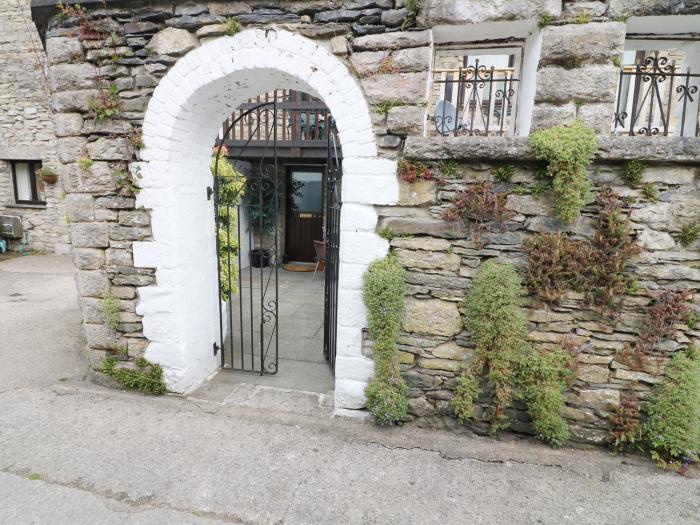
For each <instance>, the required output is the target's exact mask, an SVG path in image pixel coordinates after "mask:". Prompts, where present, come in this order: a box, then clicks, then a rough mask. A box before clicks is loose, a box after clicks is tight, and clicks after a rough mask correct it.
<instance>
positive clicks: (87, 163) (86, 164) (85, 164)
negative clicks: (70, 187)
mask: <svg viewBox="0 0 700 525" xmlns="http://www.w3.org/2000/svg"><path fill="white" fill-rule="evenodd" d="M93 164H94V161H93V160H92V159H91V158H88V157H80V158H79V159H78V167H79V168H80V169H81V170H83V171H87V170H89V169H90V167H92V165H93Z"/></svg>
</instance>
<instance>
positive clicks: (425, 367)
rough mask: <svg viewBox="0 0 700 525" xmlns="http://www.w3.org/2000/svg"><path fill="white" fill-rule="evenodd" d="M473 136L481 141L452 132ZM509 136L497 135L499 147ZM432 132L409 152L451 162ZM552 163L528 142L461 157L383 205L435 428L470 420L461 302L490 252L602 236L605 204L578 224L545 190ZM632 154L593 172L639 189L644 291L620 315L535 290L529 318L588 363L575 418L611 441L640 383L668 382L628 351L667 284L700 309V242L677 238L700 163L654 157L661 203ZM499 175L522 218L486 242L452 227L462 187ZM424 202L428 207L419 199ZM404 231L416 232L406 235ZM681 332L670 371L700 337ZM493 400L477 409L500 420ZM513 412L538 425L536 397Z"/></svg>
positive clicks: (579, 370)
mask: <svg viewBox="0 0 700 525" xmlns="http://www.w3.org/2000/svg"><path fill="white" fill-rule="evenodd" d="M447 140H448V141H453V142H457V143H460V144H459V145H460V146H462V147H468V146H469V145H470V140H469V139H447ZM499 142H500V143H501V146H502V145H503V144H502V142H503V141H502V140H499V139H495V144H494V147H498V146H499ZM432 144H434V142H429V141H428V139H423V138H416V139H410V140H409V142H408V144H407V146H406V151H405V153H406V155H407V156H409V157H417V158H418V159H420V160H424V159H425V158H426V157H429V158H431V159H432V162H436V161H437V160H438V159H439V158H441V157H442V158H444V160H449V159H451V158H452V157H451V156H450V155H449V154H448V155H443V154H442V153H441V152H440V151H439V150H438V149H437V148H434V150H433V152H432V153H431V152H430V151H429V150H430V149H431V146H432ZM627 147H628V148H629V150H630V151H629V152H628V155H634V152H635V151H636V144H635V143H634V141H633V140H630V141H628V142H627ZM504 165H512V166H513V167H514V168H515V173H514V175H513V178H512V181H511V182H510V183H501V182H498V181H496V180H495V179H494V174H493V169H494V168H496V167H499V166H504ZM540 167H541V164H538V163H537V161H536V160H535V159H534V158H533V155H532V152H531V151H530V150H529V148H528V147H527V146H526V145H525V144H524V143H521V144H520V146H519V147H517V148H514V150H513V151H512V152H511V156H510V160H508V161H507V162H493V161H478V162H473V161H472V162H464V161H461V162H460V164H459V168H458V169H457V173H456V174H455V177H454V178H453V179H449V181H448V184H446V185H436V184H435V183H432V182H421V183H419V184H413V185H409V184H406V183H402V186H403V188H404V190H403V191H402V199H401V205H400V206H397V207H386V208H383V209H382V210H381V211H380V216H381V219H380V225H381V226H382V227H386V228H390V229H391V230H392V231H393V232H394V234H396V235H399V237H396V238H395V239H394V240H393V241H392V246H393V247H394V250H395V252H396V254H397V256H398V258H399V261H400V262H401V264H402V265H403V266H405V267H406V269H407V271H408V276H407V281H408V283H409V295H410V297H409V298H408V300H407V315H406V319H405V320H404V325H403V331H402V334H401V338H400V349H401V363H402V368H403V370H404V377H405V379H406V381H407V382H408V384H409V386H410V392H411V400H410V409H409V412H410V414H411V419H413V418H417V421H416V424H418V425H421V426H430V427H441V428H444V427H447V428H455V427H458V426H459V425H458V423H457V422H456V420H455V419H454V418H453V417H451V416H452V409H451V405H450V399H451V397H452V388H453V387H454V382H455V377H456V376H457V375H458V374H459V371H460V368H461V366H462V363H463V362H464V360H465V359H466V360H469V359H470V357H471V356H472V355H473V347H472V345H471V342H470V340H469V334H468V333H467V332H466V331H465V330H464V327H463V325H462V322H461V320H460V307H461V303H462V301H463V299H464V297H465V293H466V292H467V290H468V289H469V286H470V282H471V279H472V277H473V276H474V275H475V273H476V272H477V271H478V268H479V266H480V264H481V263H482V262H483V261H485V260H489V259H496V260H497V261H498V262H501V263H507V264H513V265H515V266H516V268H518V269H520V270H524V269H525V267H526V265H527V259H526V257H525V255H524V254H523V253H522V252H521V245H522V243H523V241H524V240H525V239H527V238H529V237H531V236H532V235H534V234H536V233H538V232H541V231H544V232H559V231H562V232H567V233H568V234H569V235H571V236H572V237H574V238H585V239H591V238H592V237H593V235H594V223H595V219H596V216H597V210H596V207H595V206H593V205H589V206H587V207H586V209H585V210H584V212H583V215H582V217H581V219H580V220H579V221H578V222H577V223H575V224H573V225H571V226H566V225H564V224H561V223H560V222H559V221H558V220H556V219H554V218H553V216H554V201H553V196H552V195H551V192H549V191H545V192H544V193H541V194H540V193H539V192H538V190H537V187H538V184H539V182H538V179H537V177H536V171H537V169H539V168H540ZM623 170H624V163H623V162H611V161H610V160H603V159H599V160H598V161H597V162H595V163H594V165H593V166H591V168H590V171H589V176H590V179H591V181H592V182H593V184H594V191H598V190H600V189H602V188H604V187H608V188H611V189H612V190H613V191H615V192H616V193H618V194H619V195H621V196H625V197H628V198H629V199H630V204H629V205H628V206H627V207H625V208H624V213H625V214H627V215H628V216H629V218H630V221H631V231H632V232H633V234H634V237H635V238H636V242H637V243H638V244H639V245H640V247H641V248H642V251H641V253H640V254H639V255H638V256H636V257H634V259H633V260H632V261H631V263H630V264H629V266H628V267H627V268H626V270H625V274H626V275H628V276H630V277H631V278H634V279H636V280H637V284H638V286H639V291H638V292H637V293H634V294H632V293H630V294H627V295H626V296H625V297H624V298H623V301H622V304H621V306H620V308H619V309H618V311H617V312H616V315H617V317H616V318H614V319H613V318H611V317H610V315H609V314H606V313H605V312H601V311H600V310H599V309H596V308H594V307H592V306H590V305H587V303H586V301H585V299H584V296H583V295H582V294H580V293H575V292H566V293H565V294H564V295H563V297H562V299H561V300H560V301H558V302H553V303H543V302H541V301H538V300H537V299H535V298H534V297H529V298H528V303H527V307H526V316H527V320H528V324H529V330H530V332H529V339H530V341H532V342H533V343H534V344H537V345H542V346H543V347H549V346H551V345H562V344H566V345H572V347H573V348H572V349H573V351H574V353H575V355H576V361H577V367H576V370H575V381H574V382H573V384H572V385H571V387H570V389H569V390H568V391H567V406H566V410H565V413H564V415H565V417H566V418H567V420H568V421H569V423H570V428H571V431H572V435H573V437H574V439H576V440H579V441H585V442H594V443H604V442H607V441H608V440H609V438H610V436H609V432H608V429H609V421H608V420H609V417H610V416H611V414H612V412H613V411H614V409H615V408H616V407H617V406H619V402H620V399H621V395H623V394H626V393H627V392H628V391H629V390H630V389H631V391H632V392H633V393H634V395H636V396H638V397H639V398H640V399H644V398H645V397H646V395H647V394H648V393H649V391H650V388H651V387H652V386H653V385H654V384H656V383H658V382H660V381H661V380H662V376H660V375H659V373H658V370H657V369H653V367H648V368H647V369H641V370H640V369H632V368H633V367H630V366H629V363H627V361H626V360H625V359H624V357H623V352H624V350H625V348H626V347H627V345H630V344H631V343H633V342H634V341H636V337H637V334H638V333H639V330H640V328H641V327H642V324H643V323H644V322H645V317H644V316H645V313H644V312H645V307H646V306H648V305H649V304H650V303H651V302H652V300H653V298H654V297H656V296H657V295H658V293H660V292H661V291H663V290H666V289H675V290H692V291H693V293H694V294H695V295H694V299H693V304H694V306H693V308H695V310H696V312H700V309H698V300H697V299H698V296H699V295H698V290H700V240H695V241H694V242H693V243H692V244H691V245H689V246H687V247H684V246H682V245H681V244H680V243H679V242H678V241H677V235H678V233H679V232H680V229H681V227H682V226H683V225H687V224H695V223H697V222H698V220H700V191H698V185H699V183H700V167H698V162H697V159H696V161H695V162H694V163H693V165H688V164H682V163H679V164H672V163H668V162H660V161H657V162H648V163H647V166H646V168H645V169H644V172H643V181H644V182H645V183H647V182H648V183H653V185H654V187H655V188H656V189H657V190H658V192H659V202H649V201H648V200H646V199H645V198H644V197H643V196H642V195H641V193H640V190H632V189H630V188H629V187H628V186H627V185H625V183H624V181H623V178H622V174H623ZM484 180H488V181H492V182H493V189H494V191H495V192H497V193H499V194H502V195H507V197H506V208H507V210H509V211H510V212H511V213H512V218H511V219H510V220H508V221H507V222H506V223H505V226H504V228H503V229H502V228H500V227H499V226H497V225H493V224H492V225H490V228H489V231H488V232H487V233H484V234H483V235H482V239H481V241H480V245H477V244H475V242H474V240H473V239H472V237H471V233H470V230H469V229H466V230H462V229H460V228H456V229H455V228H448V227H446V223H445V221H444V220H443V219H442V218H441V215H442V211H443V210H444V209H445V208H446V207H448V206H449V205H450V202H451V200H450V199H451V197H452V195H453V194H454V192H455V191H459V190H462V189H465V188H467V187H469V186H470V185H473V184H475V183H479V182H481V181H484ZM417 202H421V203H422V206H421V207H417V206H416V203H417ZM401 235H410V237H407V238H402V237H401ZM676 328H677V330H676V332H675V335H674V336H673V337H672V338H670V339H669V340H667V341H664V342H663V343H662V344H661V348H662V349H661V352H660V354H661V358H660V359H659V366H660V369H663V366H664V364H665V362H666V360H667V358H668V355H669V354H671V353H672V352H673V351H675V350H677V349H679V348H682V347H685V346H686V345H688V344H689V343H690V342H691V341H695V342H696V343H697V341H698V340H699V339H698V338H699V337H700V331H698V329H697V328H695V327H693V328H692V329H691V328H690V327H689V326H687V325H684V324H682V323H681V324H678V325H677V326H676ZM488 408H489V405H488V403H486V402H484V400H482V402H481V403H480V404H479V407H478V410H477V414H479V415H482V416H483V418H484V421H485V420H487V419H488V417H489V415H488ZM519 408H520V410H518V411H517V413H515V414H513V415H514V417H515V424H514V428H515V429H516V430H520V431H524V432H528V431H529V425H528V421H529V418H528V417H527V414H526V413H525V412H524V410H523V409H524V407H519ZM484 421H477V422H476V423H475V424H474V425H473V427H472V428H474V429H475V430H477V431H483V432H487V429H488V425H487V424H486V423H485V422H484Z"/></svg>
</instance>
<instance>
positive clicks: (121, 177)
mask: <svg viewBox="0 0 700 525" xmlns="http://www.w3.org/2000/svg"><path fill="white" fill-rule="evenodd" d="M112 178H113V179H114V183H115V184H116V186H117V188H118V189H120V190H122V191H125V192H126V193H130V194H133V193H138V192H139V191H141V188H140V187H139V185H138V184H136V181H135V180H134V177H133V176H132V174H131V171H129V169H123V168H119V169H116V170H114V171H113V172H112Z"/></svg>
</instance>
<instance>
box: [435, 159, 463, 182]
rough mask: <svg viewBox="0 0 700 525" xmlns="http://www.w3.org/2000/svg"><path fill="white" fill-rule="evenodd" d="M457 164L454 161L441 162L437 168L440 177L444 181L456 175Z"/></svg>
mask: <svg viewBox="0 0 700 525" xmlns="http://www.w3.org/2000/svg"><path fill="white" fill-rule="evenodd" d="M458 168H459V164H457V162H456V161H454V160H443V161H441V162H440V164H439V166H438V171H439V172H440V176H441V177H443V178H445V179H451V178H453V177H454V176H455V175H456V174H457V169H458Z"/></svg>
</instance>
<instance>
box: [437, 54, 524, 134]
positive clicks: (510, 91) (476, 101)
mask: <svg viewBox="0 0 700 525" xmlns="http://www.w3.org/2000/svg"><path fill="white" fill-rule="evenodd" d="M521 61H522V49H521V48H519V47H490V48H486V47H482V48H479V47H476V48H471V49H464V48H461V49H450V48H439V49H438V50H437V51H436V53H435V67H434V69H433V83H432V90H431V102H430V108H429V116H430V120H431V124H432V125H431V127H430V129H429V132H428V134H429V135H430V136H440V135H443V136H447V135H480V136H505V135H513V134H514V132H515V119H516V109H517V99H518V93H519V82H520V78H519V69H520V63H521Z"/></svg>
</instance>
